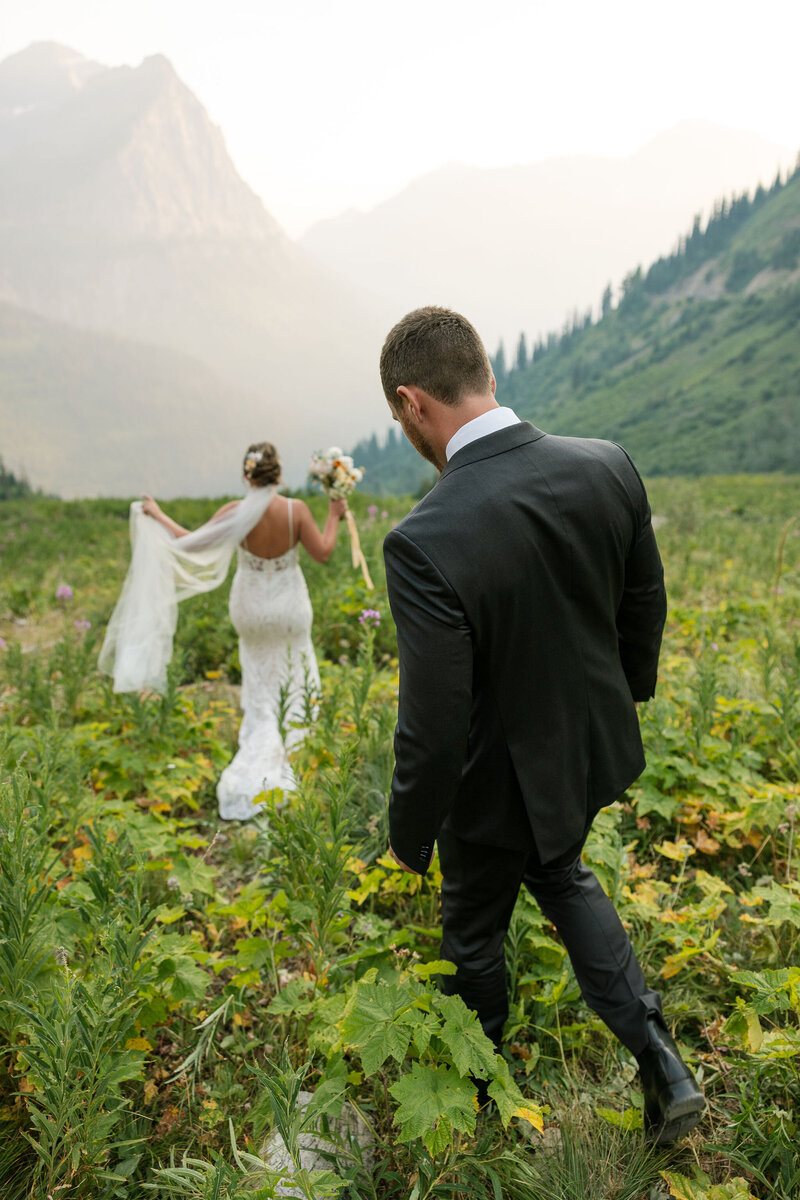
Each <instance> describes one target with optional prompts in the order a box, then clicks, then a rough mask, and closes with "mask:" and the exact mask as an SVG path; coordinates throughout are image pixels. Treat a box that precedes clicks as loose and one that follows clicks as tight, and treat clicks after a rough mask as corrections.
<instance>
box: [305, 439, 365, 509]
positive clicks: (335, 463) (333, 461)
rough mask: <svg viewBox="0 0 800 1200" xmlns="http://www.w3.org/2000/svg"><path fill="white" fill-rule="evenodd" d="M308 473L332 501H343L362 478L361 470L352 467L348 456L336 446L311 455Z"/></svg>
mask: <svg viewBox="0 0 800 1200" xmlns="http://www.w3.org/2000/svg"><path fill="white" fill-rule="evenodd" d="M308 473H309V475H310V476H311V478H312V479H313V480H314V482H315V483H318V484H319V485H320V487H321V488H322V490H323V492H325V493H326V495H328V496H332V497H333V499H334V500H344V498H345V497H346V496H349V495H350V493H351V492H352V491H353V490H354V489H355V487H356V484H358V483H360V482H361V480H362V479H363V478H364V471H363V469H362V468H361V467H354V466H353V460H352V458H351V457H350V455H349V454H344V453H343V451H342V450H341V449H340V448H339V447H338V446H331V447H330V449H329V450H316V451H315V452H314V453H313V454H312V455H311V462H310V463H309V467H308Z"/></svg>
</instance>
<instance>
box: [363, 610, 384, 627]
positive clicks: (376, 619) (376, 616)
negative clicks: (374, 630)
mask: <svg viewBox="0 0 800 1200" xmlns="http://www.w3.org/2000/svg"><path fill="white" fill-rule="evenodd" d="M358 623H359V625H365V626H368V625H376V626H377V625H380V623H381V614H380V613H379V612H378V610H377V608H362V610H361V612H360V613H359V617H358Z"/></svg>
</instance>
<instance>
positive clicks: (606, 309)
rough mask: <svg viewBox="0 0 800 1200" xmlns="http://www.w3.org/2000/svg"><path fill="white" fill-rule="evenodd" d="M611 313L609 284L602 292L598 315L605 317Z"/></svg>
mask: <svg viewBox="0 0 800 1200" xmlns="http://www.w3.org/2000/svg"><path fill="white" fill-rule="evenodd" d="M610 312H611V284H610V283H607V284H606V290H605V291H604V292H603V298H602V299H601V301H600V315H601V317H607V316H608V314H609V313H610Z"/></svg>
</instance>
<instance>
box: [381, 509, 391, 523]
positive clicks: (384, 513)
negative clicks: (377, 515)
mask: <svg viewBox="0 0 800 1200" xmlns="http://www.w3.org/2000/svg"><path fill="white" fill-rule="evenodd" d="M388 516H389V514H388V512H387V511H386V509H384V510H383V512H382V513H381V520H382V521H385V520H386V518H387V517H388Z"/></svg>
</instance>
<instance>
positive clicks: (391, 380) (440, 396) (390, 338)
mask: <svg viewBox="0 0 800 1200" xmlns="http://www.w3.org/2000/svg"><path fill="white" fill-rule="evenodd" d="M381 383H382V384H383V390H384V393H385V394H386V399H387V400H388V401H389V403H390V404H391V405H392V406H393V407H397V389H398V388H399V387H401V386H405V387H409V386H412V387H419V388H422V389H423V390H424V391H426V392H427V393H428V394H429V395H431V396H433V398H434V400H438V401H440V403H442V404H453V405H456V404H458V403H459V401H460V400H461V398H462V396H465V395H468V394H470V393H475V392H477V393H481V394H482V393H484V392H488V391H491V386H492V366H491V363H490V362H489V356H488V354H487V353H486V349H485V347H484V345H483V342H482V341H481V339H480V338H479V337H478V334H477V332H476V330H475V329H474V327H473V326H472V325H470V323H469V321H468V320H467V319H466V317H462V316H461V315H460V313H457V312H452V311H451V310H450V309H449V308H437V307H436V306H435V305H432V304H431V305H428V306H427V307H426V308H417V309H415V310H414V312H410V313H408V314H407V315H406V316H405V317H403V319H402V321H398V322H397V324H396V325H395V326H394V328H393V329H391V330H390V331H389V334H388V335H387V338H386V341H385V342H384V343H383V349H382V350H381Z"/></svg>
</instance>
